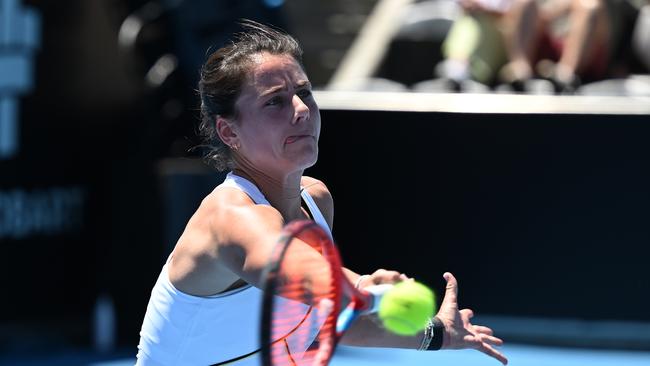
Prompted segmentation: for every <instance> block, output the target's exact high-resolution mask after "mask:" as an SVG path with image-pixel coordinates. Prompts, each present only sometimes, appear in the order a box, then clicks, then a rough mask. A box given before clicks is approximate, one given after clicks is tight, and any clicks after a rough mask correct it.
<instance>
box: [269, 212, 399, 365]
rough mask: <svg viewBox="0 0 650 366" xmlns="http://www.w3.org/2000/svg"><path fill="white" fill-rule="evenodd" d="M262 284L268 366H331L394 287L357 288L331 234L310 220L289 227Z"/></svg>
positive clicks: (278, 244)
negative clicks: (353, 328)
mask: <svg viewBox="0 0 650 366" xmlns="http://www.w3.org/2000/svg"><path fill="white" fill-rule="evenodd" d="M262 279H263V286H264V299H263V302H262V323H261V332H260V333H261V343H260V344H261V350H262V352H261V356H262V365H263V366H284V365H291V366H295V365H309V366H320V365H327V364H328V362H329V360H330V359H331V357H332V355H333V353H334V349H335V348H336V345H337V344H338V342H339V340H340V339H341V337H342V336H343V334H344V333H345V331H346V330H347V329H348V328H349V327H350V325H351V324H352V323H353V322H354V320H355V319H356V318H357V317H358V316H359V315H361V314H366V313H372V312H375V311H377V308H378V306H379V302H380V300H381V296H382V295H383V293H385V292H386V291H387V290H388V289H389V288H391V287H392V285H377V286H370V287H367V288H365V289H364V290H358V289H356V288H355V287H354V285H353V284H352V283H350V281H348V279H347V278H346V277H345V275H344V274H343V268H342V265H341V258H340V255H339V252H338V250H337V248H336V246H335V245H334V243H333V242H332V240H331V239H330V237H329V235H328V234H327V233H326V232H325V230H323V229H322V228H321V227H320V226H319V225H318V224H316V223H315V222H313V221H309V220H297V221H293V222H290V223H289V224H287V225H286V226H285V228H284V231H283V235H282V237H281V238H280V240H279V241H278V243H277V244H276V247H275V248H274V250H273V253H272V256H271V260H270V261H269V263H268V265H267V266H266V268H265V270H264V272H263V278H262Z"/></svg>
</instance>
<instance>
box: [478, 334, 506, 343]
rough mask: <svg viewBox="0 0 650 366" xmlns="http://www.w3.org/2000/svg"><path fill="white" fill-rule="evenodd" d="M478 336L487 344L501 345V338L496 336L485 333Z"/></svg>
mask: <svg viewBox="0 0 650 366" xmlns="http://www.w3.org/2000/svg"><path fill="white" fill-rule="evenodd" d="M479 337H480V338H481V340H482V341H483V342H484V343H488V344H490V345H493V346H502V345H503V340H502V339H501V338H497V337H494V336H490V335H486V334H483V335H480V336H479Z"/></svg>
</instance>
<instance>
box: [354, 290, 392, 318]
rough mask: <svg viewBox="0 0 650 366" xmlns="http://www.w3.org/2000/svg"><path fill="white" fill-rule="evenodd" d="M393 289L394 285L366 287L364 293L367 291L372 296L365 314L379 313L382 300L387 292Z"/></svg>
mask: <svg viewBox="0 0 650 366" xmlns="http://www.w3.org/2000/svg"><path fill="white" fill-rule="evenodd" d="M392 288H393V285H392V284H381V285H373V286H368V287H364V288H363V290H362V291H365V292H367V293H368V294H369V295H370V303H369V304H368V308H367V309H366V310H364V311H363V314H372V313H376V312H378V311H379V303H381V298H382V297H383V296H384V294H385V293H386V292H388V290H390V289H392Z"/></svg>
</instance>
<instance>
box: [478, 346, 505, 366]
mask: <svg viewBox="0 0 650 366" xmlns="http://www.w3.org/2000/svg"><path fill="white" fill-rule="evenodd" d="M478 350H479V351H481V352H483V353H485V354H486V355H488V356H490V357H494V358H496V359H497V360H499V362H501V363H502V364H504V365H507V364H508V358H507V357H506V356H505V355H504V354H503V353H501V352H499V351H497V350H496V349H494V348H493V347H492V346H490V345H489V344H487V343H482V344H481V347H480V348H479V349H478Z"/></svg>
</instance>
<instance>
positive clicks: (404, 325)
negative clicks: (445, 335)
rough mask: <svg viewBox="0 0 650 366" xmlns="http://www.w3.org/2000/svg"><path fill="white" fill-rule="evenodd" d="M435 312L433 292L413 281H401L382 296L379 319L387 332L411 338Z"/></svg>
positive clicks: (424, 325)
mask: <svg viewBox="0 0 650 366" xmlns="http://www.w3.org/2000/svg"><path fill="white" fill-rule="evenodd" d="M435 311H436V298H435V294H434V292H433V291H432V290H431V289H430V288H428V287H427V286H425V285H423V284H422V283H419V282H415V281H403V282H400V283H398V284H396V285H395V286H394V287H393V288H392V289H390V290H388V292H386V293H385V294H384V296H383V297H382V299H381V302H380V303H379V319H381V321H382V323H383V325H384V327H385V328H386V329H388V330H389V331H391V332H393V333H395V334H399V335H403V336H412V335H415V334H417V333H418V332H420V331H422V330H423V329H424V328H425V327H426V325H427V322H428V320H429V319H430V318H431V317H432V316H433V315H434V313H435Z"/></svg>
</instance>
